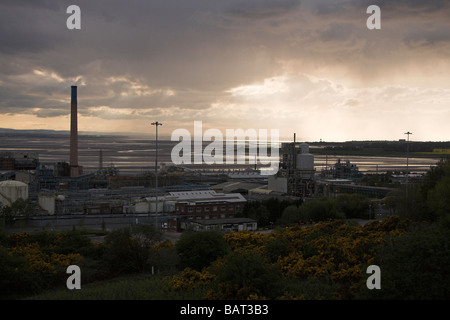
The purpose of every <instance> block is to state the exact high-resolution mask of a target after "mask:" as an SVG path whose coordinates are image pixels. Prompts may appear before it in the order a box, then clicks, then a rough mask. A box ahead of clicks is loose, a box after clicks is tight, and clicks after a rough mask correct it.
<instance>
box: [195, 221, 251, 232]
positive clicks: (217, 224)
mask: <svg viewBox="0 0 450 320" xmlns="http://www.w3.org/2000/svg"><path fill="white" fill-rule="evenodd" d="M187 227H188V228H189V227H192V228H193V230H195V231H203V230H219V231H224V232H232V231H256V230H258V223H257V222H256V220H253V219H250V218H231V219H210V220H192V221H190V222H188V223H187Z"/></svg>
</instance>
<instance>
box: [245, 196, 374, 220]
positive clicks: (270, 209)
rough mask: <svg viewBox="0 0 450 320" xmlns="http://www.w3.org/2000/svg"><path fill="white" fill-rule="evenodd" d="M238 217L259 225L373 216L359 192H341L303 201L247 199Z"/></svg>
mask: <svg viewBox="0 0 450 320" xmlns="http://www.w3.org/2000/svg"><path fill="white" fill-rule="evenodd" d="M238 216H241V217H248V218H252V219H255V220H256V221H257V222H258V227H273V226H280V225H281V226H287V225H302V224H311V223H314V222H319V221H327V220H333V219H356V218H360V219H369V218H370V217H371V218H374V213H373V208H372V207H371V202H370V200H369V198H367V197H366V196H364V195H360V194H341V195H339V196H337V197H335V198H329V197H323V198H319V199H310V200H306V201H304V202H303V201H302V200H298V201H288V200H279V199H277V198H272V199H267V200H263V201H254V202H248V203H247V204H246V205H245V206H244V208H243V210H242V213H240V214H239V215H238Z"/></svg>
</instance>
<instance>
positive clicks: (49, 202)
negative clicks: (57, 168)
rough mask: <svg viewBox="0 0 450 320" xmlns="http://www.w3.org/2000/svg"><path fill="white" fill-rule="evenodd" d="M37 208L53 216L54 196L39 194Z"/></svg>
mask: <svg viewBox="0 0 450 320" xmlns="http://www.w3.org/2000/svg"><path fill="white" fill-rule="evenodd" d="M38 202H39V206H40V207H41V208H42V209H44V210H45V211H47V213H48V214H50V215H53V214H55V208H56V205H55V203H56V195H55V194H40V195H39V197H38Z"/></svg>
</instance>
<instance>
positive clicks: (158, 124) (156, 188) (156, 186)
mask: <svg viewBox="0 0 450 320" xmlns="http://www.w3.org/2000/svg"><path fill="white" fill-rule="evenodd" d="M152 126H156V157H155V198H156V207H155V209H156V212H155V228H156V227H157V224H158V126H162V123H161V122H158V121H156V122H152Z"/></svg>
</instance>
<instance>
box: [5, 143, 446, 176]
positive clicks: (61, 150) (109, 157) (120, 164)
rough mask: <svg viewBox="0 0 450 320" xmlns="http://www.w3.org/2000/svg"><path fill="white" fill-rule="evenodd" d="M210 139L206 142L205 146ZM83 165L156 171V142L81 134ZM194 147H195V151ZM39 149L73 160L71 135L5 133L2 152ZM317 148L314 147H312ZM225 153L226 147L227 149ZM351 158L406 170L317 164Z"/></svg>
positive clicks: (414, 163)
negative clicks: (344, 162) (100, 164)
mask: <svg viewBox="0 0 450 320" xmlns="http://www.w3.org/2000/svg"><path fill="white" fill-rule="evenodd" d="M177 143H178V142H172V141H170V140H159V142H158V144H159V148H158V162H159V163H167V164H170V163H171V151H172V148H173V147H174V146H175V145H176V144H177ZM208 144H209V142H207V143H205V146H206V145H208ZM78 145H79V160H78V162H79V164H80V165H82V166H83V167H84V169H85V171H95V170H96V169H98V167H99V160H100V150H102V154H103V166H104V167H107V166H110V165H111V164H113V165H114V166H115V167H117V168H119V170H120V173H122V174H139V173H142V172H145V171H149V170H154V164H155V154H156V148H155V147H156V145H155V141H154V139H143V138H137V137H126V136H105V135H81V136H79V142H78ZM193 150H194V149H193V148H192V151H193ZM2 151H17V152H35V153H38V154H39V160H40V162H41V163H44V164H49V165H52V164H53V163H55V162H59V161H67V162H68V161H69V136H68V135H64V134H38V135H30V134H14V135H12V134H1V135H0V152H2ZM311 151H313V150H311ZM224 154H225V148H224ZM338 159H341V161H347V160H349V161H350V162H351V163H354V164H356V165H357V166H358V167H359V169H360V171H363V172H377V171H378V172H379V173H382V172H385V171H387V170H391V171H396V170H398V171H401V170H405V169H406V158H405V157H366V156H339V155H333V156H328V158H327V159H326V157H325V155H315V167H316V170H318V171H320V170H321V169H324V168H325V166H326V164H328V166H330V165H333V164H334V163H335V162H337V161H338ZM437 161H438V159H433V158H410V159H409V168H410V170H411V171H412V172H424V171H427V170H428V169H429V168H430V166H433V165H435V164H436V162H437ZM187 167H195V168H205V169H220V170H221V169H224V170H228V169H237V168H239V169H245V168H248V167H253V165H250V164H248V163H247V164H246V165H231V166H230V165H214V166H208V165H206V164H205V165H203V166H201V165H200V166H199V165H197V166H195V165H191V166H189V165H187Z"/></svg>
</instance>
